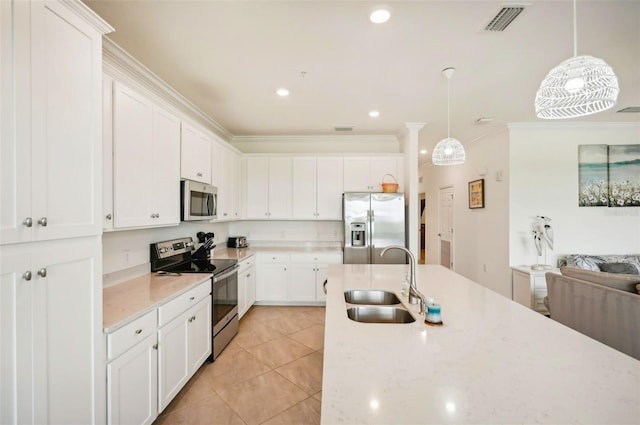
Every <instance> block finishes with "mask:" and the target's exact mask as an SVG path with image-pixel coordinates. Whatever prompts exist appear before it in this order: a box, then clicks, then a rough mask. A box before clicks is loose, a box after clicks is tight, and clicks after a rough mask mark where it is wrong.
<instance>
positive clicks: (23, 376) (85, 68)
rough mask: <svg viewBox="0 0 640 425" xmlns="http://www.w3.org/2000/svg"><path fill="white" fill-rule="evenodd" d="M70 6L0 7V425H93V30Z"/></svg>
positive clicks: (97, 143) (82, 11)
mask: <svg viewBox="0 0 640 425" xmlns="http://www.w3.org/2000/svg"><path fill="white" fill-rule="evenodd" d="M110 31H112V28H111V27H110V26H109V25H108V24H106V23H105V22H104V21H102V19H100V18H99V17H98V16H97V15H95V14H94V13H93V12H92V11H91V10H90V9H88V8H87V7H86V6H84V4H83V3H81V2H80V1H75V0H60V1H36V0H34V1H20V0H16V1H9V0H7V1H0V44H1V50H0V132H1V135H2V138H1V144H0V166H1V170H2V179H1V185H2V186H1V191H0V203H1V215H0V377H1V378H0V423H2V424H15V423H20V424H32V423H83V424H91V423H100V422H104V418H105V406H104V404H105V402H104V399H105V389H104V387H105V385H104V370H103V368H102V366H101V365H102V364H103V357H104V352H103V351H104V347H103V340H102V282H101V280H102V255H101V224H102V222H101V205H100V204H101V196H100V193H101V184H102V181H101V175H102V167H101V162H102V158H101V155H102V154H101V152H102V143H101V131H102V129H101V122H102V120H101V79H102V34H106V33H108V32H110Z"/></svg>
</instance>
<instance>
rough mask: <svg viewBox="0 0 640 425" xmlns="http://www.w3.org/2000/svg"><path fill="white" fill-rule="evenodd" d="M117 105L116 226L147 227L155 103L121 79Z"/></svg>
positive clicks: (114, 115)
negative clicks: (127, 85)
mask: <svg viewBox="0 0 640 425" xmlns="http://www.w3.org/2000/svg"><path fill="white" fill-rule="evenodd" d="M113 104H114V105H113V144H114V146H113V158H114V159H113V168H114V169H113V179H114V184H113V191H114V223H115V227H119V228H123V227H136V226H145V225H147V224H148V223H149V221H150V220H151V190H149V189H150V188H151V185H152V182H153V173H152V172H151V168H152V166H153V163H152V160H151V158H152V153H151V149H153V105H152V103H151V101H150V100H149V99H147V98H146V97H144V96H142V95H141V94H139V93H137V92H135V91H133V90H131V89H130V88H128V87H126V86H125V85H123V84H122V83H120V82H116V83H115V86H114V96H113Z"/></svg>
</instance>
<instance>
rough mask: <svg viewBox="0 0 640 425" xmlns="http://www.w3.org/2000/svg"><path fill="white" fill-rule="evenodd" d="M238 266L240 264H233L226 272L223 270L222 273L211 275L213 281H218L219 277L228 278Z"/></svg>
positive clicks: (235, 271) (236, 270)
mask: <svg viewBox="0 0 640 425" xmlns="http://www.w3.org/2000/svg"><path fill="white" fill-rule="evenodd" d="M239 268H240V266H239V265H235V266H233V267H232V268H231V270H229V271H228V272H224V273H222V274H219V275H216V276H213V282H214V283H215V282H217V281H219V280H221V279H226V278H228V277H229V276H231V275H232V274H234V273H237V272H238V269H239Z"/></svg>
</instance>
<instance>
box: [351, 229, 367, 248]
mask: <svg viewBox="0 0 640 425" xmlns="http://www.w3.org/2000/svg"><path fill="white" fill-rule="evenodd" d="M364 230H365V224H364V223H351V246H364V245H365V243H364Z"/></svg>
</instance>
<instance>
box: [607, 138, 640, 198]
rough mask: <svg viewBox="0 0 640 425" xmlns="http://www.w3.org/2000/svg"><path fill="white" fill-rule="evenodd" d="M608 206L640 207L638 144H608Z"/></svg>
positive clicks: (639, 149)
mask: <svg viewBox="0 0 640 425" xmlns="http://www.w3.org/2000/svg"><path fill="white" fill-rule="evenodd" d="M608 156H609V161H608V170H609V206H610V207H640V145H609V151H608Z"/></svg>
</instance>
